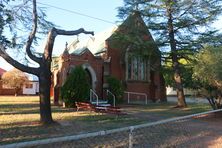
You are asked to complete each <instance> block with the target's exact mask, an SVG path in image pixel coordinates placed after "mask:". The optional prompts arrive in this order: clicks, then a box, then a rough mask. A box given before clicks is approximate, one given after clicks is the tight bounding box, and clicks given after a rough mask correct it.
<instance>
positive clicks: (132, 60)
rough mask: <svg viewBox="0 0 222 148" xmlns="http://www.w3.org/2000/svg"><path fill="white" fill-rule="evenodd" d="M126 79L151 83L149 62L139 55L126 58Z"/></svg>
mask: <svg viewBox="0 0 222 148" xmlns="http://www.w3.org/2000/svg"><path fill="white" fill-rule="evenodd" d="M126 79H127V80H135V81H150V64H149V60H148V59H147V58H145V57H142V56H139V55H132V56H129V54H127V58H126Z"/></svg>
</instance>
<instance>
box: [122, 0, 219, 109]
mask: <svg viewBox="0 0 222 148" xmlns="http://www.w3.org/2000/svg"><path fill="white" fill-rule="evenodd" d="M134 11H139V12H140V13H141V15H143V17H144V19H145V20H146V22H147V25H148V28H149V29H151V30H152V32H153V34H154V37H155V38H156V42H157V44H158V45H159V47H161V49H162V50H163V51H170V53H169V54H168V57H167V58H171V62H172V64H171V65H172V70H173V73H172V78H173V80H174V83H173V84H174V85H175V88H176V90H177V97H178V103H177V106H178V107H185V106H186V101H185V96H184V92H183V78H182V73H181V64H180V62H179V61H180V59H181V58H185V59H186V58H187V55H189V53H191V54H193V51H196V50H198V49H200V47H202V45H203V43H207V42H209V41H210V40H209V37H211V39H214V41H213V42H214V43H217V44H218V43H221V41H219V39H218V38H215V36H219V35H218V34H217V31H216V30H215V29H212V28H211V29H209V26H210V23H212V22H213V21H214V20H216V18H217V16H218V15H220V14H221V11H222V7H221V0H201V1H196V0H124V6H123V7H120V8H119V16H120V17H125V16H126V15H127V14H129V13H133V12H134ZM207 39H208V40H207ZM190 51H191V52H190Z"/></svg>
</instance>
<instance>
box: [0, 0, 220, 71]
mask: <svg viewBox="0 0 222 148" xmlns="http://www.w3.org/2000/svg"><path fill="white" fill-rule="evenodd" d="M43 4H45V5H43ZM37 5H38V6H43V7H46V14H47V16H48V20H49V21H51V22H53V23H55V24H56V25H57V26H59V27H58V28H60V29H65V30H77V29H79V28H84V29H85V30H87V31H94V33H95V34H96V33H99V32H101V31H103V30H106V29H108V28H111V27H113V26H115V24H118V23H117V22H119V21H121V20H120V19H119V18H118V17H117V14H118V11H117V7H120V6H123V0H41V1H39V3H37ZM47 5H51V6H55V7H59V8H62V9H65V10H66V11H65V10H61V9H56V8H54V7H50V6H47ZM77 13H80V14H84V15H87V16H90V17H96V18H99V19H102V20H105V21H102V20H98V19H95V18H90V17H86V16H82V15H79V14H77ZM221 21H222V17H221V19H220V21H218V22H217V23H216V24H215V26H220V28H221ZM86 36H89V35H84V34H80V35H79V38H80V39H82V38H85V37H86ZM76 38H77V36H71V37H66V36H57V37H56V40H55V44H54V49H53V54H54V55H59V54H61V53H62V52H63V50H64V48H65V44H66V42H68V43H71V42H72V41H74V40H75V39H76ZM45 39H46V37H45ZM44 45H45V40H44V39H43V40H41V41H40V42H39V47H37V49H38V50H37V51H38V52H41V51H43V48H44ZM0 67H1V68H3V69H6V70H10V69H12V66H11V65H9V64H8V63H7V62H5V61H4V60H3V59H2V58H1V57H0Z"/></svg>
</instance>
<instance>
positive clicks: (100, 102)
mask: <svg viewBox="0 0 222 148" xmlns="http://www.w3.org/2000/svg"><path fill="white" fill-rule="evenodd" d="M91 103H92V104H94V105H97V102H96V101H92V102H91ZM98 104H99V106H111V105H110V104H108V101H106V100H99V101H98Z"/></svg>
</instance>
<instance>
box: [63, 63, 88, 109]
mask: <svg viewBox="0 0 222 148" xmlns="http://www.w3.org/2000/svg"><path fill="white" fill-rule="evenodd" d="M89 89H90V84H89V82H88V81H87V73H86V71H85V70H84V69H83V68H82V67H81V66H77V67H75V69H73V70H72V71H71V73H70V75H69V76H68V77H67V79H66V81H65V83H64V85H63V86H62V88H61V96H60V97H61V99H62V100H63V101H64V102H65V103H66V105H68V107H74V103H75V102H76V101H77V102H78V101H87V98H88V97H89Z"/></svg>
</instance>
